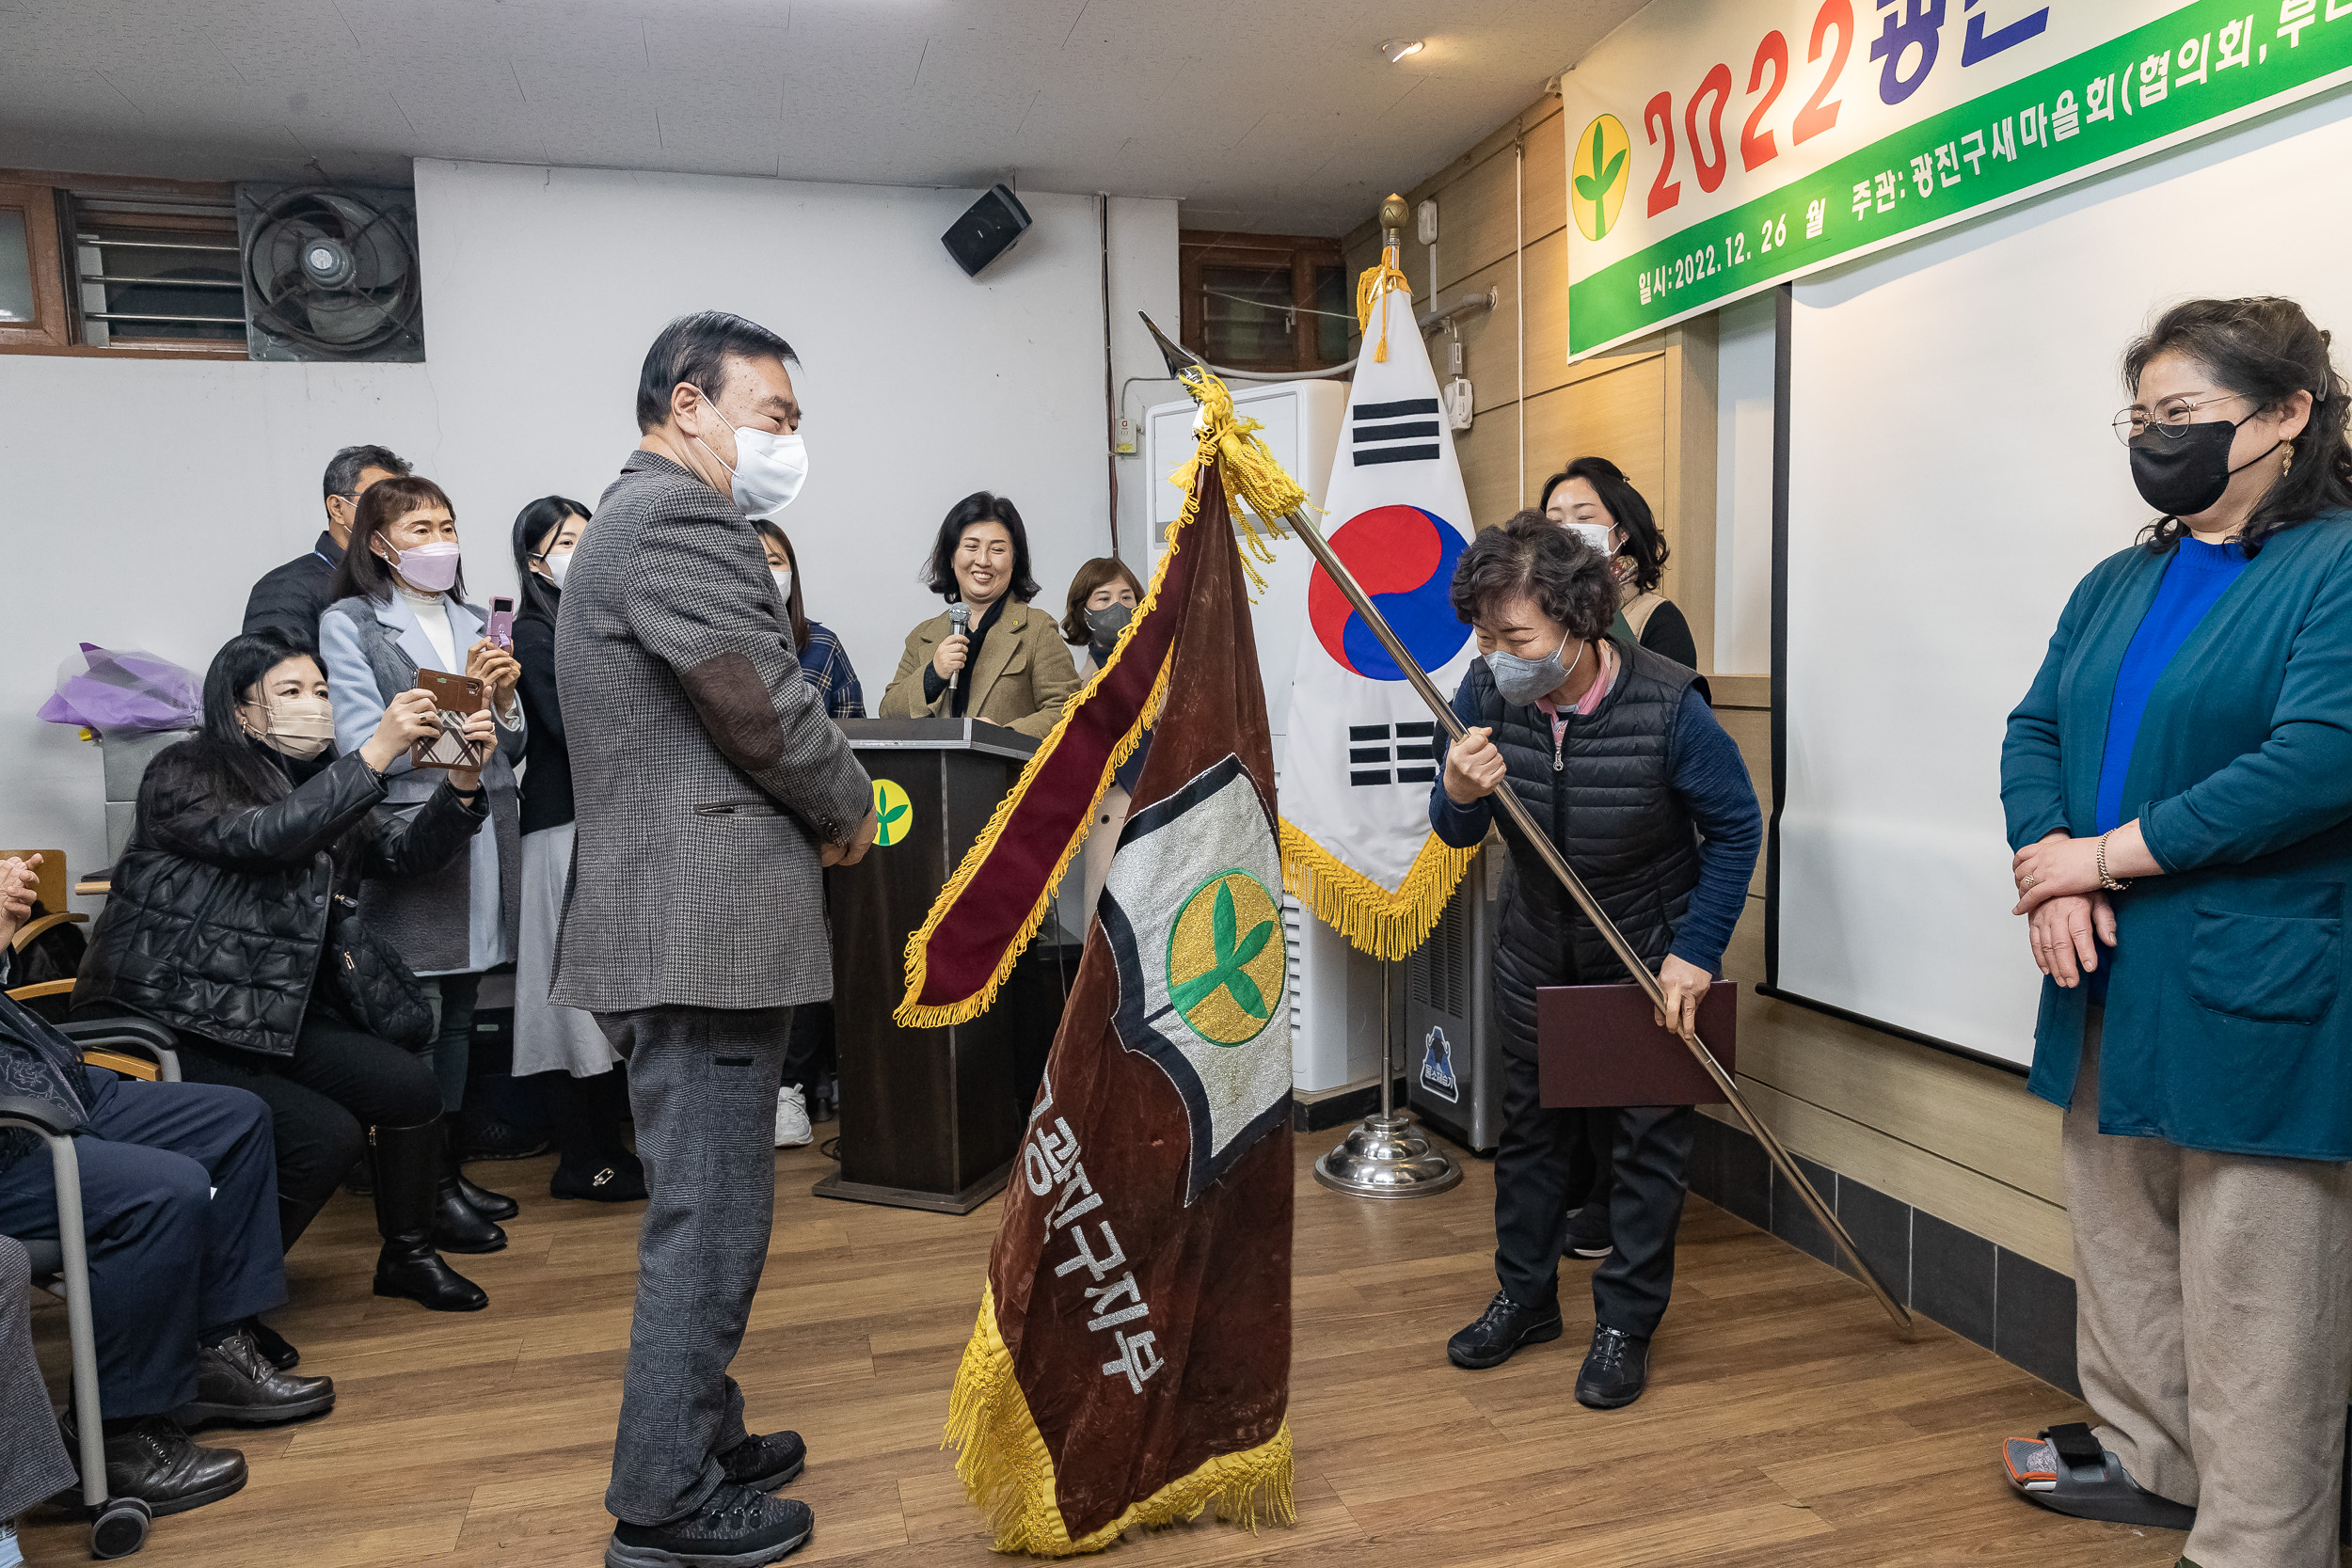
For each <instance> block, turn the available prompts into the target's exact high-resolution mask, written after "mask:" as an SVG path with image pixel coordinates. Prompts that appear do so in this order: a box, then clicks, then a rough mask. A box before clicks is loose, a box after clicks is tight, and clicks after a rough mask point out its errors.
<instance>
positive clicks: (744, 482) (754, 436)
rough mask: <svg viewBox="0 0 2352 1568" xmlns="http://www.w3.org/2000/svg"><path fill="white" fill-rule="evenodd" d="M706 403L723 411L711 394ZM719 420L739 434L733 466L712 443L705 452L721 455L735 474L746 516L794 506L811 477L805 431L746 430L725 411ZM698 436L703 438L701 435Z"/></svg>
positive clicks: (772, 513) (737, 497)
mask: <svg viewBox="0 0 2352 1568" xmlns="http://www.w3.org/2000/svg"><path fill="white" fill-rule="evenodd" d="M703 402H704V403H705V404H707V406H708V407H709V409H710V411H711V412H712V413H713V414H719V404H717V403H716V402H715V401H714V400H713V399H712V398H711V397H710V395H709V394H708V393H705V394H704V395H703ZM719 422H720V423H721V424H723V425H725V426H726V427H727V428H728V429H729V430H731V431H733V432H734V433H735V462H734V464H733V466H732V467H730V466H729V465H728V463H727V461H726V459H725V458H723V457H719V454H718V452H717V451H713V450H712V448H711V445H710V443H709V442H707V441H703V451H707V452H709V453H710V455H711V456H712V457H715V458H719V466H720V467H723V468H725V469H726V470H727V472H728V474H729V475H731V476H732V478H733V480H734V485H733V489H734V494H735V504H736V505H738V506H739V507H741V508H742V509H743V515H745V516H746V517H762V518H772V517H774V516H775V515H776V514H777V513H779V512H781V511H783V510H784V509H785V508H786V507H787V506H790V505H791V504H792V499H793V498H794V497H796V496H798V495H799V494H800V493H801V486H802V484H803V483H805V482H806V481H807V479H808V448H807V446H806V445H805V444H804V443H803V441H802V440H801V433H800V432H799V431H797V430H787V431H781V432H777V431H768V430H746V429H744V428H742V427H741V426H740V425H738V424H737V423H735V421H733V420H730V419H728V418H727V417H726V416H725V415H724V414H719ZM694 439H695V440H697V441H702V437H701V436H695V437H694Z"/></svg>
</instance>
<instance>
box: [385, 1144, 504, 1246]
mask: <svg viewBox="0 0 2352 1568" xmlns="http://www.w3.org/2000/svg"><path fill="white" fill-rule="evenodd" d="M426 1125H427V1126H429V1127H432V1128H433V1129H435V1132H434V1137H433V1146H434V1153H435V1158H436V1161H437V1164H438V1177H437V1181H436V1184H435V1185H436V1191H435V1194H434V1198H433V1244H434V1245H435V1246H437V1247H438V1248H440V1250H442V1251H443V1252H469V1253H483V1252H502V1251H504V1250H505V1248H506V1232H505V1231H503V1230H501V1229H500V1228H499V1227H497V1226H496V1225H494V1224H492V1223H491V1222H490V1221H489V1220H487V1219H485V1218H484V1217H483V1214H482V1211H481V1210H479V1209H476V1208H475V1207H474V1206H473V1205H472V1204H470V1203H469V1202H467V1201H466V1195H465V1192H464V1190H463V1189H462V1188H461V1187H460V1185H459V1183H460V1182H462V1181H463V1180H465V1178H464V1177H462V1176H460V1175H459V1174H458V1171H457V1155H456V1152H455V1150H454V1149H453V1148H451V1147H450V1141H449V1123H448V1121H447V1120H446V1119H444V1120H442V1121H438V1122H428V1123H426ZM378 1174H379V1175H380V1174H381V1173H380V1172H379V1173H378Z"/></svg>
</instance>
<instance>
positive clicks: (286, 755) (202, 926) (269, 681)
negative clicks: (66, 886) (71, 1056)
mask: <svg viewBox="0 0 2352 1568" xmlns="http://www.w3.org/2000/svg"><path fill="white" fill-rule="evenodd" d="M489 723H490V719H489V716H488V715H487V714H486V713H485V714H477V715H475V716H474V718H473V720H472V721H470V723H469V736H470V735H471V733H472V730H473V728H475V727H480V728H481V729H483V730H484V731H485V735H484V736H475V737H474V738H479V739H486V738H487V735H486V731H487V729H488V726H489ZM439 728H440V721H439V718H438V715H437V708H436V704H435V702H434V699H433V697H432V696H431V694H430V693H427V692H424V691H421V690H418V691H408V692H404V693H402V694H401V695H400V696H398V697H397V698H395V699H394V700H393V702H392V703H391V704H390V705H389V706H388V707H387V708H386V710H385V713H384V718H383V721H381V722H380V723H378V724H377V725H376V728H375V733H374V734H373V736H370V737H369V739H368V740H367V742H366V743H365V744H364V745H362V746H361V747H360V749H359V750H358V752H355V753H353V754H352V755H349V756H340V757H339V756H337V755H335V753H334V749H333V741H332V737H333V735H334V721H333V718H332V714H331V711H330V710H329V708H328V705H327V700H326V676H325V675H324V674H323V673H321V672H320V669H319V665H318V661H317V659H316V657H314V656H313V654H312V652H311V650H310V646H309V645H308V644H307V643H304V642H302V641H297V640H295V639H294V638H293V637H290V636H289V635H288V634H287V633H285V632H282V631H279V630H277V629H276V628H269V629H265V630H262V631H260V632H254V633H248V634H246V635H245V636H242V637H237V638H233V639H231V640H230V642H229V643H228V645H227V646H225V647H223V648H222V649H221V651H220V653H219V654H218V655H217V656H215V658H214V659H213V664H212V668H211V669H210V670H209V671H207V672H206V673H205V676H204V730H203V733H202V734H201V735H200V736H196V737H194V738H192V739H189V740H183V741H182V742H181V743H180V744H179V745H177V746H174V747H172V748H171V749H170V750H168V751H167V752H163V753H162V754H161V755H159V756H158V757H156V759H155V760H154V762H153V763H152V764H151V766H150V767H149V768H148V770H147V776H146V778H145V780H144V781H143V782H142V783H141V784H140V786H139V801H138V816H137V818H136V820H135V823H134V825H133V827H132V830H131V838H130V842H129V844H128V845H127V846H126V847H125V848H124V850H123V853H122V858H121V859H120V860H119V862H117V863H116V865H115V869H114V891H113V893H112V895H110V896H109V897H108V899H107V901H106V910H105V912H104V913H103V915H101V916H100V917H99V921H98V926H97V928H96V930H95V931H94V932H93V934H92V936H91V940H90V949H89V954H88V956H87V958H85V959H84V960H83V964H82V973H81V977H80V979H79V981H78V982H77V983H76V984H75V986H74V990H73V1011H74V1013H75V1014H76V1015H77V1016H81V1015H98V1014H105V1013H116V1014H119V1013H125V1012H128V1013H133V1014H135V1015H138V1016H140V1017H143V1018H151V1019H153V1020H154V1021H156V1022H159V1023H162V1024H164V1025H166V1026H167V1027H168V1028H170V1029H171V1030H173V1031H174V1032H175V1033H176V1034H178V1035H179V1037H180V1040H181V1044H182V1046H183V1053H182V1061H181V1067H182V1071H183V1073H184V1074H185V1076H186V1077H187V1078H189V1079H190V1080H192V1081H194V1082H198V1083H209V1084H226V1085H233V1086H235V1087H237V1088H242V1089H246V1090H249V1091H251V1092H252V1093H254V1094H256V1095H258V1096H260V1097H261V1098H262V1100H263V1101H267V1102H268V1104H269V1107H270V1111H271V1115H272V1118H273V1120H274V1122H275V1124H276V1135H277V1143H278V1203H279V1209H280V1218H279V1224H280V1227H281V1230H282V1232H283V1239H284V1242H285V1244H286V1245H287V1246H289V1247H291V1246H292V1245H293V1244H294V1238H295V1237H296V1236H298V1235H300V1234H301V1232H302V1229H303V1227H305V1226H307V1225H308V1224H310V1219H311V1217H312V1216H313V1215H315V1214H316V1213H317V1212H318V1211H319V1208H320V1206H321V1205H323V1204H324V1203H325V1202H326V1199H327V1197H328V1196H330V1195H331V1194H332V1193H333V1192H334V1190H335V1186H336V1183H337V1182H339V1181H341V1180H342V1177H343V1175H344V1173H345V1172H347V1171H348V1170H350V1169H351V1167H352V1165H353V1164H354V1163H356V1162H357V1161H358V1158H359V1156H360V1154H361V1152H362V1150H363V1148H367V1147H369V1146H373V1150H374V1156H375V1212H376V1224H377V1227H378V1228H379V1229H380V1230H381V1231H382V1232H383V1236H384V1250H383V1252H382V1254H381V1256H380V1257H379V1259H378V1260H377V1263H376V1271H375V1293H376V1294H377V1295H380V1296H405V1297H407V1298H409V1299H411V1300H414V1301H420V1302H422V1303H423V1304H424V1305H425V1306H426V1307H432V1308H433V1309H435V1310H436V1311H447V1312H463V1311H473V1310H477V1309H479V1308H480V1307H484V1306H486V1305H487V1304H488V1297H486V1296H485V1295H484V1294H483V1292H482V1291H481V1290H480V1289H479V1288H477V1287H476V1286H475V1285H474V1284H473V1283H472V1282H471V1281H469V1280H468V1279H466V1278H465V1277H464V1276H462V1275H459V1274H457V1273H456V1272H455V1271H454V1270H453V1269H451V1268H450V1267H449V1266H448V1265H447V1264H446V1263H444V1262H443V1261H442V1260H441V1259H440V1257H439V1255H438V1254H437V1252H436V1250H435V1243H436V1242H438V1243H439V1244H440V1245H441V1246H443V1247H447V1248H450V1249H451V1250H462V1251H471V1252H487V1251H494V1250H496V1248H497V1247H499V1246H502V1245H504V1244H505V1237H504V1235H503V1233H501V1232H498V1229H497V1227H495V1226H487V1229H488V1230H489V1231H490V1232H491V1233H493V1235H494V1236H495V1241H491V1242H488V1243H487V1244H485V1238H484V1237H483V1236H482V1235H481V1234H480V1232H481V1230H482V1229H483V1228H484V1227H485V1226H486V1222H485V1221H483V1220H481V1219H480V1217H479V1216H478V1215H476V1214H474V1213H473V1212H472V1211H471V1210H470V1209H469V1207H467V1206H466V1204H465V1201H464V1199H463V1198H462V1197H460V1196H458V1194H457V1192H456V1191H455V1189H454V1185H453V1181H452V1180H451V1178H450V1177H449V1176H448V1174H447V1172H446V1168H445V1166H444V1165H443V1164H442V1162H441V1144H440V1114H441V1104H440V1097H439V1091H438V1089H437V1086H436V1085H435V1081H434V1077H433V1071H432V1069H431V1068H429V1067H427V1066H426V1065H425V1063H424V1062H423V1061H422V1059H421V1058H420V1057H419V1055H418V1054H417V1053H418V1051H419V1050H420V1049H421V1048H422V1047H423V1046H424V1045H426V1044H427V1043H429V1042H430V1040H431V1038H432V1028H433V1022H432V1013H431V1010H430V1009H429V1007H428V1006H427V1005H426V1002H425V998H424V993H423V990H422V988H421V985H420V984H419V982H418V980H417V978H416V976H415V975H414V974H411V973H410V972H409V970H408V967H407V965H406V964H405V963H403V962H402V961H401V958H400V956H399V955H398V954H397V953H395V952H393V951H392V950H391V948H390V947H389V946H388V945H386V944H385V943H384V942H382V941H381V940H380V939H378V938H377V937H376V936H375V935H374V934H373V932H371V931H370V930H369V929H368V928H367V927H366V926H365V925H364V924H363V923H362V922H361V921H360V919H359V918H358V900H357V897H356V894H357V891H358V885H359V881H360V879H362V878H365V877H391V878H399V877H412V876H418V875H422V874H427V873H430V872H434V871H437V870H438V869H440V868H441V867H442V866H444V865H446V864H448V863H449V862H450V861H451V860H452V859H453V858H454V857H455V856H457V855H458V854H460V853H462V852H463V851H464V850H465V848H466V846H467V844H468V841H469V840H470V839H471V838H472V837H473V834H474V832H475V831H476V830H477V829H478V828H479V827H480V826H481V825H482V823H483V821H484V819H485V816H486V809H485V805H484V803H483V796H482V790H481V779H480V775H479V772H478V771H477V770H475V769H462V770H460V769H453V770H452V771H451V772H450V773H449V775H448V778H447V781H446V782H445V783H444V784H441V786H440V787H439V788H438V789H437V790H436V791H435V792H434V794H433V795H432V796H431V798H429V799H428V800H425V801H424V802H423V803H422V804H421V806H419V807H418V808H416V809H415V810H414V811H413V812H412V813H410V814H408V815H405V816H404V815H399V814H394V813H389V812H387V813H382V814H374V813H373V808H374V807H375V806H376V805H377V804H378V803H380V802H381V801H382V800H384V794H385V790H384V778H383V769H384V768H385V767H386V766H388V765H389V763H390V762H391V761H392V759H393V758H395V757H397V756H400V755H403V754H405V752H407V750H408V746H409V743H410V742H411V741H414V740H417V739H420V738H427V737H430V736H434V735H436V734H437V733H438V732H439ZM363 1128H364V1129H365V1133H364V1138H363V1134H362V1129H363Z"/></svg>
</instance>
